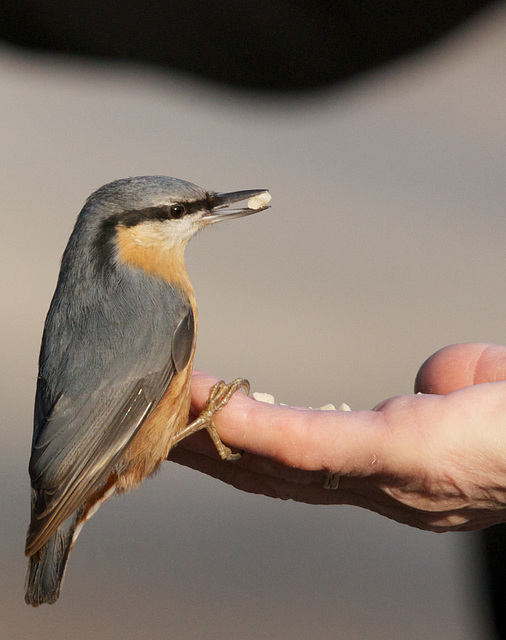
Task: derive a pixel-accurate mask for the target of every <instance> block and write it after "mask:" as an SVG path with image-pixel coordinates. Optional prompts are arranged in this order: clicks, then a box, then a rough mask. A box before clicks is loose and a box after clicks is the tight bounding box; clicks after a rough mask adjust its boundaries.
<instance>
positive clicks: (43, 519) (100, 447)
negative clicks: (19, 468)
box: [27, 309, 194, 555]
mask: <svg viewBox="0 0 506 640" xmlns="http://www.w3.org/2000/svg"><path fill="white" fill-rule="evenodd" d="M193 342H194V320H193V313H192V311H191V309H190V311H189V312H188V313H187V315H186V316H185V317H184V318H183V319H182V320H181V322H180V323H179V324H178V325H177V326H176V328H175V330H174V332H173V335H172V341H171V344H170V345H169V347H170V357H169V358H168V362H167V364H166V365H165V366H164V367H163V368H161V369H159V370H157V371H154V372H150V373H149V374H147V375H144V376H143V377H142V378H137V379H135V378H130V377H123V379H121V377H120V376H119V372H118V373H117V374H116V377H115V379H110V378H107V377H106V378H105V379H104V378H101V379H100V378H99V379H97V381H96V382H97V384H96V388H94V389H93V390H92V391H91V393H87V394H84V395H79V396H77V397H70V396H68V395H65V393H62V394H61V395H60V396H59V397H58V398H57V400H56V401H55V402H54V403H53V404H52V405H51V404H50V400H49V398H50V393H49V391H50V390H49V389H47V388H46V384H45V381H44V380H40V381H39V385H38V389H37V397H36V409H35V414H36V422H37V420H39V425H40V426H39V428H38V430H37V431H38V435H37V437H36V439H35V440H34V443H33V448H32V456H31V459H30V477H31V481H32V488H33V490H34V500H33V505H32V522H31V524H30V529H29V533H28V538H27V553H28V554H29V555H32V554H33V553H36V552H37V551H38V550H39V549H41V548H42V547H43V546H44V544H45V543H46V542H47V541H48V540H49V538H50V537H51V535H52V534H53V533H54V531H55V530H56V529H57V527H58V526H59V525H60V524H61V523H62V522H63V521H64V520H66V518H67V517H68V516H69V515H70V514H72V513H73V512H74V511H76V510H77V509H78V508H79V507H80V506H81V505H83V503H84V502H85V501H86V499H87V498H88V497H89V496H91V495H92V494H93V493H94V492H95V491H97V490H98V489H99V488H100V487H101V486H103V484H104V483H105V481H106V480H107V478H108V476H109V475H110V473H111V471H112V470H113V469H114V467H115V465H116V464H117V463H118V461H119V459H120V457H121V455H122V453H123V452H124V450H125V448H126V447H127V446H128V444H129V443H130V442H131V440H132V438H133V437H134V436H135V434H136V432H137V431H138V430H139V427H140V426H141V425H142V424H143V422H144V421H145V420H146V418H147V417H148V416H149V415H150V414H151V412H152V411H153V410H154V408H155V407H156V406H157V404H158V403H159V402H160V400H161V398H162V397H163V395H164V393H165V391H166V389H167V387H168V386H169V384H170V382H171V380H172V378H173V376H174V374H175V373H176V371H181V370H182V369H183V368H184V367H185V366H186V364H187V363H188V360H189V358H190V355H191V351H192V347H193ZM127 375H128V372H127Z"/></svg>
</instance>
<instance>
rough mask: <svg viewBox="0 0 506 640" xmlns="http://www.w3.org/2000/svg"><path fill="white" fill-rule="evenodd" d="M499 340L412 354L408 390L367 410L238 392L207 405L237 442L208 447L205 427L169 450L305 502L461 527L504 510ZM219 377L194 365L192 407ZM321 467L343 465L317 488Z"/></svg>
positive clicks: (504, 363) (505, 405) (238, 483)
mask: <svg viewBox="0 0 506 640" xmlns="http://www.w3.org/2000/svg"><path fill="white" fill-rule="evenodd" d="M505 379H506V347H503V346H497V345H490V344H483V343H474V344H457V345H451V346H449V347H445V348H443V349H441V350H440V351H438V352H436V353H435V354H434V355H433V356H431V357H430V358H429V359H428V360H427V361H426V362H424V364H423V365H422V366H421V368H420V370H419V372H418V375H417V377H416V382H415V391H416V392H420V393H421V394H423V395H416V394H414V395H405V396H397V397H393V398H389V399H388V400H385V401H383V402H381V403H380V404H379V405H377V406H376V407H375V408H374V409H373V410H371V411H350V412H342V411H319V410H312V409H306V408H296V407H285V406H279V405H270V404H266V403H262V402H257V401H255V400H253V399H251V398H249V397H246V396H245V395H244V394H242V393H236V394H235V395H234V397H233V398H232V399H231V401H230V403H229V404H228V405H227V406H226V407H225V408H224V409H223V410H222V411H221V412H220V413H219V414H218V415H217V416H216V418H215V423H216V427H217V429H218V432H219V434H220V436H221V438H222V439H223V441H224V442H226V443H227V444H228V445H229V446H232V447H234V448H235V449H238V450H240V451H242V452H243V456H242V458H241V459H240V460H239V461H238V462H226V461H222V460H219V459H217V457H216V453H215V450H214V447H213V445H212V444H211V442H210V439H209V438H208V437H207V435H206V434H205V433H199V434H196V436H193V437H191V438H188V439H187V440H184V441H183V442H182V443H181V444H180V445H178V447H176V448H175V449H174V450H173V451H172V452H171V454H170V456H169V459H171V460H174V461H175V462H178V463H180V464H184V465H186V466H188V467H191V468H194V469H198V470H200V471H202V472H204V473H207V474H209V475H211V476H213V477H215V478H219V479H220V480H222V481H224V482H227V483H228V484H230V485H232V486H234V487H236V488H238V489H241V490H243V491H247V492H251V493H257V494H258V493H259V494H264V495H267V496H270V497H274V498H281V499H283V500H287V499H292V500H296V501H299V502H305V503H310V504H322V505H323V504H325V505H330V504H334V505H338V504H349V505H356V506H359V507H363V508H366V509H370V510H372V511H375V512H377V513H379V514H382V515H384V516H386V517H388V518H391V519H393V520H396V521H398V522H401V523H404V524H408V525H411V526H414V527H417V528H420V529H426V530H430V531H441V532H442V531H469V530H477V529H482V528H485V527H488V526H490V525H493V524H497V523H499V522H503V521H505V520H506V381H504V380H505ZM215 381H216V380H215V379H214V378H212V377H211V376H209V375H207V374H204V373H201V372H195V373H194V375H193V380H192V411H193V413H194V414H195V415H197V414H198V412H199V411H201V410H202V409H203V407H204V405H205V401H206V399H207V396H208V394H209V390H210V388H211V386H212V385H213V384H214V382H215ZM328 473H335V474H337V475H339V476H341V477H340V481H339V486H338V488H337V489H336V490H332V489H325V488H324V487H323V483H324V479H325V477H326V475H327V474H328Z"/></svg>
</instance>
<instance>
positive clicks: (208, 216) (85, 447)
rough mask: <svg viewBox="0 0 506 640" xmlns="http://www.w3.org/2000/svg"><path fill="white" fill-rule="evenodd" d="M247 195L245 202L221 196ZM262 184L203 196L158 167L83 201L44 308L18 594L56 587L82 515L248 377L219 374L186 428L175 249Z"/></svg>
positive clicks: (38, 595)
mask: <svg viewBox="0 0 506 640" xmlns="http://www.w3.org/2000/svg"><path fill="white" fill-rule="evenodd" d="M248 198H249V199H250V200H249V202H248V206H246V207H243V208H237V209H230V208H228V206H229V205H231V204H234V203H237V202H240V201H242V200H245V199H248ZM269 200H270V196H269V195H268V193H267V192H266V190H265V189H255V190H252V191H237V192H233V193H214V192H208V191H205V190H204V189H201V188H200V187H197V186H195V185H194V184H191V183H189V182H185V181H183V180H177V179H175V178H168V177H164V176H144V177H139V178H127V179H124V180H117V181H116V182H111V183H110V184H107V185H105V186H103V187H101V188H100V189H98V191H96V192H95V193H93V194H92V195H91V196H90V197H89V198H88V200H87V201H86V204H85V206H84V208H83V209H82V211H81V213H80V214H79V216H78V218H77V222H76V225H75V227H74V231H73V232H72V235H71V236H70V239H69V242H68V245H67V248H66V249H65V252H64V254H63V257H62V263H61V269H60V274H59V277H58V283H57V286H56V291H55V293H54V297H53V300H52V302H51V306H50V308H49V312H48V315H47V318H46V323H45V328H44V335H43V338H42V346H41V352H40V360H39V374H38V379H37V391H36V398H35V415H34V433H33V441H32V454H31V458H30V465H29V471H30V478H31V487H32V489H31V495H32V512H31V522H30V526H29V529H28V533H27V539H26V550H25V552H26V555H27V556H28V557H29V565H28V573H27V578H26V585H25V587H26V594H25V600H26V602H27V603H28V604H31V605H33V606H37V605H39V604H42V603H43V602H48V603H52V602H54V601H55V600H56V599H57V598H58V596H59V593H60V586H61V582H62V580H63V575H64V572H65V567H66V564H67V561H68V557H69V553H70V551H71V548H72V545H73V544H74V542H75V540H76V538H77V535H78V533H79V531H80V529H81V527H82V526H83V524H84V523H85V522H86V521H87V520H88V519H89V518H90V517H91V516H92V515H93V514H94V513H95V512H96V510H97V509H98V507H99V506H100V505H101V504H102V502H104V501H105V500H107V499H108V498H109V497H110V496H112V495H113V494H115V493H122V492H124V491H128V490H129V489H132V488H133V487H135V486H136V485H138V484H139V483H140V482H141V481H142V480H143V479H144V478H146V477H148V476H151V475H152V474H153V473H154V472H155V471H156V470H157V469H158V467H159V466H160V464H161V463H162V462H163V461H164V460H165V459H166V458H167V455H168V453H169V450H170V449H171V447H173V446H174V445H175V444H176V443H177V442H179V441H180V440H181V439H182V438H184V437H186V436H187V435H190V434H191V433H193V432H194V431H197V430H198V429H201V428H203V427H204V428H207V429H208V431H209V433H210V434H211V436H212V438H213V441H214V442H215V444H216V446H217V448H218V451H219V453H220V455H221V456H222V457H224V458H231V457H233V455H232V454H231V453H230V450H229V449H228V448H227V447H225V446H224V445H223V444H222V443H221V441H220V440H219V437H218V434H217V433H216V431H215V430H214V425H213V423H212V415H213V413H215V412H216V411H219V409H220V408H221V407H222V406H224V404H225V403H226V402H227V401H228V399H229V398H230V396H231V395H232V393H233V392H234V391H235V390H236V389H237V388H239V387H240V386H245V387H246V386H247V383H246V382H245V381H244V380H242V379H238V380H236V381H234V383H231V385H225V383H218V385H217V386H216V387H215V388H214V389H213V392H212V394H211V396H210V400H209V401H208V406H207V408H206V409H207V410H206V411H205V412H204V413H203V414H201V416H200V418H198V419H197V420H196V421H195V422H194V423H192V424H191V425H188V426H187V422H188V416H189V409H190V381H191V373H192V366H193V357H194V353H195V342H196V333H197V307H196V303H195V295H194V292H193V288H192V285H191V282H190V279H189V277H188V273H187V271H186V267H185V263H184V249H185V246H186V243H187V242H188V240H189V239H190V238H191V236H192V235H193V234H194V233H195V232H197V231H198V230H199V229H202V228H203V227H205V226H207V225H209V224H213V223H215V222H219V221H220V220H228V219H231V218H238V217H242V216H246V215H249V214H251V213H255V212H256V211H261V210H263V209H265V208H266V206H265V205H266V204H267V202H268V201H269Z"/></svg>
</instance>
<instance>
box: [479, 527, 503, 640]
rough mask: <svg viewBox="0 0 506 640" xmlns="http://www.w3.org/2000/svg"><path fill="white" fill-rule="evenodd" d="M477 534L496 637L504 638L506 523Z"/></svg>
mask: <svg viewBox="0 0 506 640" xmlns="http://www.w3.org/2000/svg"><path fill="white" fill-rule="evenodd" d="M479 535H480V542H481V546H482V549H483V551H484V556H485V566H484V570H485V577H486V582H487V589H488V594H487V595H488V599H489V600H490V606H491V612H492V619H493V622H494V626H495V631H496V634H497V636H496V637H497V638H499V639H500V640H503V639H506V524H498V525H495V526H494V527H489V528H488V529H485V530H484V531H483V532H482V533H481V534H479Z"/></svg>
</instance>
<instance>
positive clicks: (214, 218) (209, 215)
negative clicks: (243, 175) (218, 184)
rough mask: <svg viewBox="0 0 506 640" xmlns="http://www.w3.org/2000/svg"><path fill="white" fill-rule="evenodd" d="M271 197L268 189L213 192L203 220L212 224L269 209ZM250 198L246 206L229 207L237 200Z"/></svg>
mask: <svg viewBox="0 0 506 640" xmlns="http://www.w3.org/2000/svg"><path fill="white" fill-rule="evenodd" d="M270 199H271V197H270V195H269V192H268V191H267V189H251V190H249V191H232V192H231V193H213V194H212V195H211V197H210V207H209V209H208V211H206V213H205V214H204V216H203V220H205V221H206V222H207V223H209V224H211V223H214V222H219V221H220V220H231V219H232V218H242V217H243V216H250V215H251V214H252V213H257V212H258V211H263V210H264V209H268V208H269V207H268V206H267V203H268V202H269V201H270ZM242 200H248V202H247V203H246V206H244V207H239V208H236V207H234V208H231V209H229V208H228V207H229V206H230V205H231V204H235V203H236V202H241V201H242Z"/></svg>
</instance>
